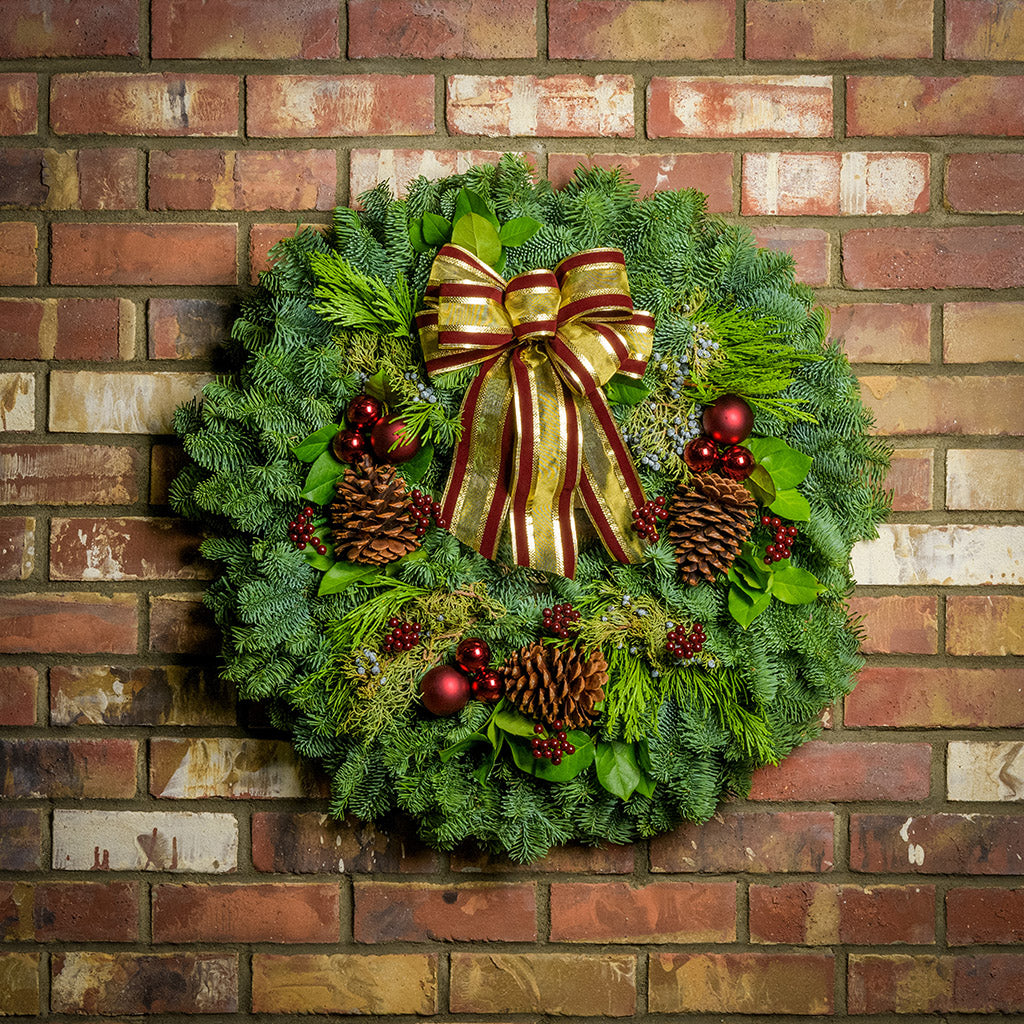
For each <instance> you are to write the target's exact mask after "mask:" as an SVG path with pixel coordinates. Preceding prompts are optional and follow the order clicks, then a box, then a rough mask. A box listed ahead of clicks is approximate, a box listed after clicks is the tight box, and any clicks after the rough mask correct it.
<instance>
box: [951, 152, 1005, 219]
mask: <svg viewBox="0 0 1024 1024" xmlns="http://www.w3.org/2000/svg"><path fill="white" fill-rule="evenodd" d="M1022 176H1024V153H955V154H953V155H952V156H950V157H949V158H948V159H947V163H946V205H947V206H949V208H950V209H952V210H956V211H957V212H958V213H1024V183H1022V181H1021V178H1022Z"/></svg>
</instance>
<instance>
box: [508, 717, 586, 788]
mask: <svg viewBox="0 0 1024 1024" xmlns="http://www.w3.org/2000/svg"><path fill="white" fill-rule="evenodd" d="M567 735H568V739H569V742H570V743H571V744H572V745H573V746H574V747H575V748H576V751H575V753H572V754H563V755H562V763H561V764H552V763H551V762H550V761H549V760H547V758H544V757H534V756H533V750H532V748H531V747H529V746H528V745H526V744H524V743H522V742H518V743H509V749H510V750H511V751H512V757H513V759H514V760H515V762H516V767H517V768H519V769H520V771H524V772H527V773H529V774H530V775H533V776H534V777H535V778H538V779H543V780H544V781H545V782H568V781H569V779H574V778H576V776H577V775H579V774H580V772H582V771H585V770H586V769H587V768H589V767H590V765H591V764H593V762H594V743H593V741H592V740H591V738H590V737H589V736H588V735H587V734H586V733H585V732H582V731H580V730H576V729H574V730H573V731H572V732H570V733H568V734H567Z"/></svg>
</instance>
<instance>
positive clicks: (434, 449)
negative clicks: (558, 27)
mask: <svg viewBox="0 0 1024 1024" xmlns="http://www.w3.org/2000/svg"><path fill="white" fill-rule="evenodd" d="M360 205H361V209H360V210H359V211H358V212H356V211H353V210H350V209H338V210H336V211H335V214H334V218H333V223H332V225H331V228H330V230H329V231H328V232H326V233H322V232H320V231H317V230H313V229H312V228H305V229H303V230H299V231H298V232H297V233H296V234H295V236H294V237H292V238H289V239H286V240H284V241H282V242H281V243H279V244H278V245H277V246H276V247H275V249H274V250H273V251H272V255H273V257H274V259H275V261H276V262H275V263H274V265H273V267H272V269H270V270H268V271H267V272H265V273H263V274H262V275H261V278H260V285H259V287H258V288H257V289H256V290H255V291H254V292H253V293H252V294H250V295H249V296H248V297H247V298H245V299H244V301H243V303H242V307H241V311H240V315H239V317H238V319H237V320H236V322H235V324H234V328H233V330H232V340H231V342H230V347H229V355H230V356H231V358H232V359H233V360H234V370H233V372H232V373H231V374H229V375H227V376H223V377H220V378H218V379H217V380H215V381H214V382H212V383H210V384H208V385H207V386H206V388H205V389H204V392H203V398H202V401H201V403H200V402H193V403H191V404H189V405H187V406H183V407H181V408H180V409H179V410H178V412H177V415H176V420H175V429H176V431H177V433H178V434H179V435H180V437H181V438H182V440H183V443H184V448H185V451H186V453H187V456H188V461H187V464H186V467H185V468H184V470H183V471H182V473H181V474H180V475H179V476H178V478H177V479H176V480H175V482H174V484H173V486H172V502H173V504H174V507H175V508H176V509H177V510H178V511H179V512H180V513H182V514H184V515H186V516H189V517H194V518H196V519H198V520H201V521H202V522H203V523H204V524H205V525H206V528H207V530H208V539H206V540H205V541H204V543H203V545H202V551H203V554H204V555H205V556H206V557H207V558H209V559H211V560H214V561H215V562H218V563H220V566H221V567H222V571H221V573H220V575H219V577H218V578H217V579H216V581H215V582H214V583H213V584H212V585H211V586H210V587H209V589H208V592H207V593H206V595H205V601H206V603H207V604H208V605H209V607H210V608H211V609H212V611H213V613H214V616H215V618H216V620H217V622H218V624H219V625H220V627H221V628H222V631H223V638H224V639H223V665H222V672H223V675H224V676H225V677H226V678H228V679H229V680H232V681H234V683H236V684H237V686H238V689H239V691H240V693H241V695H242V696H243V697H244V698H247V699H250V700H260V701H263V702H265V703H266V705H267V707H268V709H269V713H270V715H271V717H272V720H273V721H274V722H275V724H276V725H278V726H280V727H281V728H283V729H286V730H288V732H289V733H290V734H291V737H292V740H293V743H294V745H295V748H296V750H297V751H298V752H299V753H300V754H301V755H303V756H305V757H307V758H311V759H313V760H315V761H317V762H320V763H321V764H322V765H323V767H324V768H325V770H326V773H327V775H328V776H329V778H330V781H331V790H332V796H331V803H330V808H331V812H332V814H334V815H336V816H338V817H341V816H344V815H345V814H347V813H354V814H355V815H356V816H358V817H360V818H363V819H368V820H380V819H382V818H385V817H387V816H390V815H393V814H395V813H404V814H405V815H408V816H410V817H411V818H412V819H413V820H414V821H415V823H416V826H417V828H418V831H419V833H420V835H421V836H422V837H423V838H424V839H425V840H426V841H427V842H428V843H430V844H431V845H433V846H436V847H438V848H441V849H451V848H453V847H454V846H456V845H457V844H460V843H462V842H465V841H475V842H476V843H478V844H480V845H481V846H483V847H484V848H487V849H490V850H495V851H504V852H506V853H507V854H508V855H510V856H511V857H512V858H514V859H516V860H519V861H529V860H532V859H534V858H537V857H540V856H542V855H543V854H544V853H546V852H547V850H548V849H549V848H550V847H551V846H552V845H554V844H561V843H565V842H567V841H570V840H577V841H581V842H584V843H600V842H606V841H610V842H615V843H625V842H629V841H631V840H633V839H634V838H636V837H638V836H650V835H654V834H657V833H660V832H663V831H665V830H667V829H670V828H672V827H673V826H674V825H676V824H677V823H678V822H679V821H681V820H683V819H689V820H693V821H703V820H706V819H707V818H708V817H710V816H711V814H712V813H713V812H714V810H715V808H716V805H717V804H718V802H719V800H720V799H722V798H723V797H725V796H727V795H730V794H744V793H745V792H746V791H747V790H748V788H749V783H750V777H751V773H752V772H753V771H754V769H756V768H758V767H759V766H762V765H766V764H774V763H777V762H778V761H779V760H780V759H782V758H783V757H784V756H785V755H786V754H787V753H788V752H789V751H790V750H791V749H793V748H794V747H795V746H797V745H798V744H800V743H802V742H803V741H804V740H806V739H807V738H809V737H810V736H812V735H814V734H815V732H816V730H817V729H818V726H819V720H820V716H821V713H822V710H823V709H824V708H825V707H827V706H828V705H830V704H832V703H833V702H834V701H835V700H836V699H837V698H839V697H840V696H842V695H843V694H845V693H847V692H848V691H849V690H850V689H851V687H852V685H853V681H854V677H855V674H856V672H857V670H858V668H859V667H860V664H861V661H860V658H859V655H858V647H859V640H860V636H859V633H858V627H857V623H856V622H855V621H852V620H851V617H850V615H849V612H848V609H847V607H846V604H845V597H846V596H847V594H848V593H849V591H850V588H851V586H852V584H853V580H852V578H851V575H850V569H849V556H850V550H851V547H852V545H853V544H854V543H855V542H856V541H857V540H859V539H862V538H869V537H872V536H874V534H875V529H876V526H877V524H878V523H879V522H880V521H881V520H882V519H883V518H884V517H885V516H886V515H887V512H888V503H889V496H888V494H887V493H886V492H885V491H884V489H883V482H884V477H885V473H886V470H887V466H888V458H889V453H888V451H887V449H886V448H885V446H884V445H883V444H882V443H880V442H879V441H878V440H877V439H874V438H871V437H870V436H868V433H867V428H868V427H869V426H870V419H869V415H868V413H867V412H866V411H865V409H864V407H863V406H862V404H861V402H860V398H859V393H858V388H857V382H856V380H855V378H854V377H853V375H852V374H851V371H850V368H849V365H848V364H847V362H846V360H845V358H844V356H843V355H842V353H841V352H840V350H839V348H838V346H837V345H836V344H835V343H834V342H831V341H829V340H828V338H827V335H828V318H827V314H826V313H825V312H824V311H823V310H821V309H820V308H815V307H814V305H813V301H812V295H811V293H810V291H809V290H808V289H807V288H805V287H803V286H801V285H799V284H796V283H794V278H793V264H792V260H791V258H790V257H789V256H788V255H786V254H783V253H778V252H771V251H766V250H759V249H758V248H756V246H755V245H754V244H753V242H752V240H751V238H750V235H749V232H748V231H747V230H746V229H744V228H742V227H736V226H732V225H729V224H726V223H724V222H723V221H721V220H719V219H715V218H712V217H708V216H707V214H706V210H705V200H704V197H703V196H702V195H701V194H700V193H698V192H696V191H692V190H687V191H679V192H658V193H655V194H653V195H651V196H649V197H647V198H643V199H639V198H638V197H637V189H636V187H635V186H634V185H633V184H632V183H631V182H630V181H629V180H628V179H627V178H626V177H625V176H624V175H622V174H621V173H619V172H608V171H603V170H586V171H584V170H580V171H577V173H576V175H575V177H574V178H573V180H572V181H570V182H569V183H568V184H567V185H566V186H565V187H564V188H561V189H555V188H554V187H553V186H552V185H551V184H550V182H548V181H545V180H540V181H537V180H535V179H534V177H533V175H532V172H531V169H530V168H529V166H528V165H526V164H525V163H524V162H523V161H522V160H520V159H518V158H513V157H505V158H503V159H502V160H501V161H500V162H499V164H498V165H497V166H478V167H475V168H473V169H472V170H470V171H469V172H468V173H466V174H464V175H457V176H453V177H448V178H444V179H440V180H428V179H426V178H422V177H421V178H419V179H417V180H416V181H414V182H413V183H412V184H411V185H410V186H409V188H408V195H407V197H406V198H405V199H402V200H396V199H395V198H393V196H392V194H391V192H390V190H389V188H388V187H387V185H386V184H382V185H379V186H378V187H377V188H375V189H373V190H371V191H370V192H368V193H366V194H365V195H363V196H361V197H360Z"/></svg>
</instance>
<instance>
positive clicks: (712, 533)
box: [668, 473, 756, 587]
mask: <svg viewBox="0 0 1024 1024" xmlns="http://www.w3.org/2000/svg"><path fill="white" fill-rule="evenodd" d="M755 504H756V503H755V501H754V498H753V496H752V495H751V493H750V491H748V490H747V489H746V487H744V486H743V484H741V483H739V482H737V481H734V480H727V479H726V478H725V477H722V476H718V475H717V474H716V473H704V474H702V475H701V476H698V477H695V478H694V481H693V484H692V486H691V487H690V489H689V490H686V489H684V488H682V487H680V488H679V490H677V491H676V494H675V497H674V498H673V499H672V501H671V503H670V504H669V507H668V511H669V527H668V535H669V539H670V540H671V541H672V543H673V545H674V546H675V549H676V561H678V562H679V565H680V571H681V572H682V575H683V579H685V580H686V582H687V583H689V584H690V586H691V587H695V586H696V585H697V584H698V583H700V582H701V580H702V579H705V580H708V581H709V582H714V579H715V575H716V574H717V573H727V572H728V571H729V569H730V568H731V567H732V563H733V562H735V561H736V558H737V556H738V555H739V553H740V549H741V548H742V547H743V542H744V541H745V540H746V539H747V538H748V537H749V536H750V531H751V530H752V529H753V528H754V520H753V517H752V515H751V513H752V512H753V510H754V507H755Z"/></svg>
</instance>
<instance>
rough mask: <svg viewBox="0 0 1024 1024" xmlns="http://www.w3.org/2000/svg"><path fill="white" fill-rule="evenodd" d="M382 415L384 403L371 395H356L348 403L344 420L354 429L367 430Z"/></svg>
mask: <svg viewBox="0 0 1024 1024" xmlns="http://www.w3.org/2000/svg"><path fill="white" fill-rule="evenodd" d="M383 415H384V403H383V402H381V401H378V400H377V399H376V398H374V397H373V395H356V397H355V398H353V399H352V401H351V402H349V404H348V409H347V410H346V411H345V420H346V422H347V423H348V425H349V426H350V427H354V428H355V429H356V430H368V429H369V428H370V427H372V426H373V425H374V424H375V423H376V422H377V421H378V420H379V419H380V418H381V417H382V416H383Z"/></svg>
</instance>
